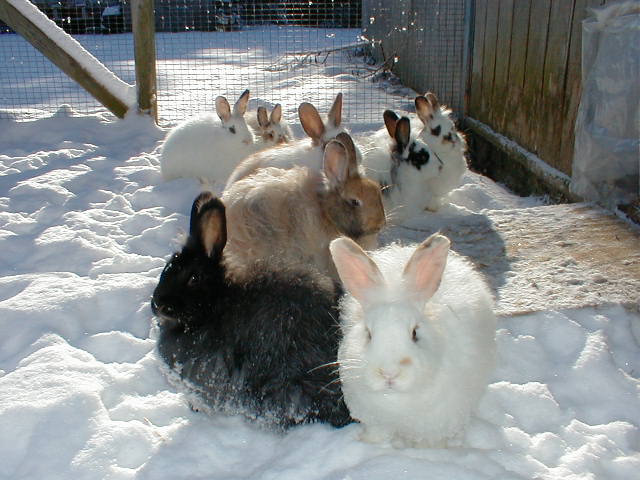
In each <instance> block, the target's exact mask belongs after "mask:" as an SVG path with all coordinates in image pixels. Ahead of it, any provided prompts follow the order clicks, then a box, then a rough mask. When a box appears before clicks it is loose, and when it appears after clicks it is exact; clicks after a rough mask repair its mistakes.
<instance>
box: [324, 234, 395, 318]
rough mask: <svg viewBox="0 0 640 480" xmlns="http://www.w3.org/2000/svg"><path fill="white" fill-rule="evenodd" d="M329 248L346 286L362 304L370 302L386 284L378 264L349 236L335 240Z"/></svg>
mask: <svg viewBox="0 0 640 480" xmlns="http://www.w3.org/2000/svg"><path fill="white" fill-rule="evenodd" d="M329 250H330V251H331V257H332V258H333V263H334V264H335V266H336V269H337V270H338V275H339V276H340V280H342V284H343V285H344V288H345V289H346V290H347V291H348V292H349V293H351V295H353V296H354V298H355V299H356V300H358V302H360V304H361V305H368V304H370V303H371V301H372V300H374V299H375V297H376V295H375V294H376V292H377V291H379V290H380V289H381V288H382V287H384V285H385V281H384V277H383V276H382V273H380V270H379V269H378V266H377V265H376V264H375V263H374V261H373V260H371V258H369V256H368V255H367V254H366V253H365V252H364V251H363V250H362V248H360V246H359V245H358V244H357V243H356V242H354V241H353V240H351V239H350V238H347V237H340V238H336V239H335V240H333V241H332V242H331V244H330V245H329Z"/></svg>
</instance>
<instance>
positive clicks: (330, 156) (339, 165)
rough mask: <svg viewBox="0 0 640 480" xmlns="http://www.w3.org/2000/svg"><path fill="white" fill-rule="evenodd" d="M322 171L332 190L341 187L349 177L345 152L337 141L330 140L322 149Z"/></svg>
mask: <svg viewBox="0 0 640 480" xmlns="http://www.w3.org/2000/svg"><path fill="white" fill-rule="evenodd" d="M323 169H324V173H325V175H326V176H327V179H328V180H329V185H330V186H331V187H332V188H335V187H338V186H340V185H342V184H343V183H344V182H345V181H346V179H347V177H348V176H349V159H348V156H347V150H346V148H345V147H344V145H342V143H340V142H339V141H337V140H331V141H330V142H329V143H327V146H326V147H324V158H323Z"/></svg>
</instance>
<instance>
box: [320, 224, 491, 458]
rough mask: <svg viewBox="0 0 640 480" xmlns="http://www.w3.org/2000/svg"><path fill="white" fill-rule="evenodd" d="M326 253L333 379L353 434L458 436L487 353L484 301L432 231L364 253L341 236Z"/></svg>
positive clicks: (402, 438) (395, 440)
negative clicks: (356, 429)
mask: <svg viewBox="0 0 640 480" xmlns="http://www.w3.org/2000/svg"><path fill="white" fill-rule="evenodd" d="M330 249H331V254H332V257H333V260H334V263H335V265H336V268H337V270H338V274H339V276H340V279H341V280H342V283H343V286H344V288H345V289H346V291H347V292H348V293H347V295H346V297H345V298H344V299H343V301H342V303H341V307H340V310H341V312H340V322H341V327H342V331H343V340H342V342H341V345H340V348H339V350H338V362H339V364H340V378H341V381H342V391H343V393H344V398H345V401H346V403H347V406H348V407H349V411H350V412H351V416H352V417H354V418H355V419H357V420H359V421H360V422H361V423H362V427H363V428H362V432H361V439H362V440H364V441H367V442H374V443H377V442H390V443H392V444H393V445H395V446H410V447H444V446H447V445H455V444H456V443H458V442H459V441H460V439H461V436H462V434H463V432H464V428H465V425H466V423H467V421H468V419H469V416H470V414H471V412H472V410H473V409H474V408H475V407H476V405H477V403H478V401H479V399H480V397H481V396H482V395H483V392H484V391H485V389H486V387H487V384H488V380H489V375H490V373H491V371H492V369H493V365H494V357H495V349H496V345H495V333H496V317H495V315H494V313H493V298H492V295H491V293H490V290H489V288H488V286H487V284H486V283H485V281H484V279H483V278H482V276H481V275H480V274H479V273H478V272H476V271H475V270H474V269H473V267H472V266H471V264H470V263H469V262H468V261H467V260H466V259H464V258H463V257H461V256H459V255H457V254H455V253H452V252H449V240H448V239H447V238H446V237H444V236H442V235H439V234H434V235H432V236H430V237H429V238H427V239H426V240H425V241H424V242H423V243H422V244H421V245H419V246H418V247H417V248H416V247H415V246H411V247H403V246H400V245H395V244H394V245H391V246H389V247H386V248H384V249H381V250H378V251H376V252H373V253H372V254H371V257H369V256H367V254H366V253H365V252H364V251H362V250H361V249H360V247H359V246H358V245H357V244H355V243H354V242H353V241H351V240H350V239H347V238H339V239H336V240H334V241H333V242H332V243H331V246H330Z"/></svg>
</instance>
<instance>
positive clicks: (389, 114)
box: [382, 110, 400, 138]
mask: <svg viewBox="0 0 640 480" xmlns="http://www.w3.org/2000/svg"><path fill="white" fill-rule="evenodd" d="M382 118H383V119H384V126H385V127H387V132H389V136H390V137H391V138H396V124H397V123H398V118H400V117H398V115H396V112H394V111H392V110H385V111H384V113H383V114H382Z"/></svg>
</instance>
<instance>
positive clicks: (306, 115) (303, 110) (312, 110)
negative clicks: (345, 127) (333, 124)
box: [298, 102, 324, 144]
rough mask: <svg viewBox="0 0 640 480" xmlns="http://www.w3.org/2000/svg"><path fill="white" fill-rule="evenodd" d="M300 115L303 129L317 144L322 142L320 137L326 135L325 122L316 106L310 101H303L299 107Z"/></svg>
mask: <svg viewBox="0 0 640 480" xmlns="http://www.w3.org/2000/svg"><path fill="white" fill-rule="evenodd" d="M298 117H300V124H301V125H302V128H303V130H304V131H305V133H306V134H307V135H309V137H311V140H313V142H314V143H315V144H320V139H321V138H322V136H323V135H324V123H322V119H321V118H320V114H319V113H318V111H317V110H316V107H314V106H313V105H311V104H310V103H308V102H303V103H301V104H300V106H299V107H298Z"/></svg>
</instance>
